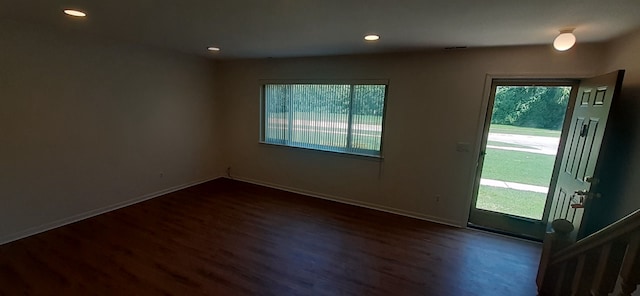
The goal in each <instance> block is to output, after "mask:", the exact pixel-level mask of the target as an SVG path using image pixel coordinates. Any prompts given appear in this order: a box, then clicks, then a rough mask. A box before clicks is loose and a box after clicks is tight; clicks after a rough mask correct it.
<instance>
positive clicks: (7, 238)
mask: <svg viewBox="0 0 640 296" xmlns="http://www.w3.org/2000/svg"><path fill="white" fill-rule="evenodd" d="M221 177H222V176H217V177H213V178H206V179H202V180H199V181H195V182H190V183H186V184H182V185H178V186H174V187H171V188H167V189H164V190H160V191H156V192H153V193H149V194H145V195H143V196H139V197H136V198H133V199H129V200H126V201H122V202H119V203H116V204H113V205H109V206H105V207H102V208H98V209H94V210H90V211H87V212H84V213H80V214H77V215H73V216H71V217H68V218H64V219H60V220H57V221H53V222H50V223H46V224H43V225H40V226H36V227H32V228H29V229H27V230H24V231H20V232H17V233H14V234H10V235H7V236H4V237H2V238H0V245H3V244H6V243H10V242H12V241H16V240H19V239H22V238H25V237H28V236H32V235H35V234H38V233H42V232H45V231H47V230H51V229H54V228H58V227H61V226H65V225H67V224H71V223H75V222H78V221H81V220H84V219H88V218H91V217H94V216H97V215H100V214H104V213H107V212H111V211H115V210H117V209H120V208H124V207H126V206H130V205H133V204H136V203H139V202H143V201H146V200H149V199H152V198H156V197H159V196H162V195H165V194H168V193H171V192H175V191H178V190H181V189H184V188H187V187H191V186H195V185H198V184H202V183H205V182H209V181H212V180H215V179H218V178H221Z"/></svg>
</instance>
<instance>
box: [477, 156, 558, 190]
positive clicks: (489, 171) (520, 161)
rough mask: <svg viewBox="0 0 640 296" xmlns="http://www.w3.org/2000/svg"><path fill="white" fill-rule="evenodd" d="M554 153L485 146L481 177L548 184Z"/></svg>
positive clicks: (538, 184) (541, 184)
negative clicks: (546, 153) (485, 151)
mask: <svg viewBox="0 0 640 296" xmlns="http://www.w3.org/2000/svg"><path fill="white" fill-rule="evenodd" d="M555 158H556V157H555V156H554V155H545V154H537V153H529V152H521V151H511V150H502V149H493V148H487V154H486V155H485V157H484V164H483V167H482V178H484V179H493V180H500V181H509V182H516V183H524V184H530V185H537V186H549V181H550V180H551V171H552V170H553V163H554V162H555Z"/></svg>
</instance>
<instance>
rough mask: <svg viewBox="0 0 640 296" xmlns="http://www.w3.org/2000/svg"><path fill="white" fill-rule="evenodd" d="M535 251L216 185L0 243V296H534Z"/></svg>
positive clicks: (497, 239) (471, 233) (247, 187)
mask: <svg viewBox="0 0 640 296" xmlns="http://www.w3.org/2000/svg"><path fill="white" fill-rule="evenodd" d="M540 249H541V247H540V245H539V244H538V243H533V242H527V241H522V240H516V239H510V238H505V237H502V236H497V235H493V234H488V233H484V232H479V231H475V230H468V229H458V228H454V227H449V226H443V225H439V224H435V223H430V222H425V221H421V220H417V219H411V218H406V217H402V216H398V215H393V214H388V213H384V212H378V211H374V210H368V209H363V208H359V207H354V206H349V205H344V204H339V203H335V202H330V201H325V200H320V199H316V198H311V197H306V196H301V195H297V194H293V193H288V192H283V191H279V190H275V189H269V188H265V187H261V186H256V185H251V184H247V183H242V182H238V181H233V180H228V179H218V180H215V181H211V182H208V183H205V184H201V185H198V186H194V187H191V188H188V189H184V190H181V191H178V192H175V193H171V194H168V195H165V196H162V197H158V198H155V199H152V200H149V201H146V202H143V203H139V204H136V205H133V206H129V207H126V208H123V209H120V210H117V211H113V212H110V213H106V214H103V215H100V216H97V217H94V218H91V219H87V220H84V221H81V222H78V223H74V224H71V225H67V226H64V227H61V228H57V229H54V230H51V231H48V232H45V233H41V234H38V235H35V236H31V237H28V238H25V239H22V240H18V241H15V242H12V243H9V244H5V245H2V246H0V295H536V288H535V274H536V271H537V265H538V260H539V256H540Z"/></svg>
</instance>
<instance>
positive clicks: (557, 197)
mask: <svg viewBox="0 0 640 296" xmlns="http://www.w3.org/2000/svg"><path fill="white" fill-rule="evenodd" d="M623 77H624V70H619V71H615V72H612V73H609V74H605V75H602V76H598V77H594V78H590V79H585V80H582V81H581V82H580V86H579V89H578V95H577V98H576V103H575V107H574V109H573V115H572V117H571V125H570V127H569V132H568V134H567V138H566V142H565V147H564V150H563V151H564V153H563V156H562V162H561V163H560V168H559V170H558V172H557V174H558V176H557V182H556V185H555V190H554V191H552V192H553V199H552V203H551V207H550V208H549V216H548V217H549V219H548V223H551V222H552V221H553V220H555V219H566V220H568V221H570V222H571V223H573V225H574V231H573V233H572V237H573V238H576V237H578V238H579V237H580V236H581V235H580V226H581V224H582V220H583V219H582V218H583V216H584V212H585V210H587V211H596V210H597V209H590V208H589V200H590V199H592V198H607V197H601V196H600V194H599V193H597V192H591V191H590V190H591V185H592V184H594V183H595V182H599V180H600V178H599V176H594V173H596V172H597V162H598V156H599V154H600V146H601V144H602V138H603V136H604V132H605V127H606V124H607V117H608V115H609V109H610V108H611V102H612V101H613V100H614V99H615V97H616V95H617V93H618V92H619V90H620V87H621V85H622V79H623Z"/></svg>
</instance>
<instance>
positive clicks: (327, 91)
mask: <svg viewBox="0 0 640 296" xmlns="http://www.w3.org/2000/svg"><path fill="white" fill-rule="evenodd" d="M351 91H352V89H351V85H348V84H268V85H265V97H266V100H265V104H266V106H265V107H266V111H267V112H268V113H284V112H289V111H292V112H311V113H317V114H349V110H350V109H352V112H353V113H352V114H353V115H374V116H382V112H383V108H384V93H385V85H354V86H353V100H352V98H351V96H352V93H351ZM352 104H353V106H351V105H352Z"/></svg>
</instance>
